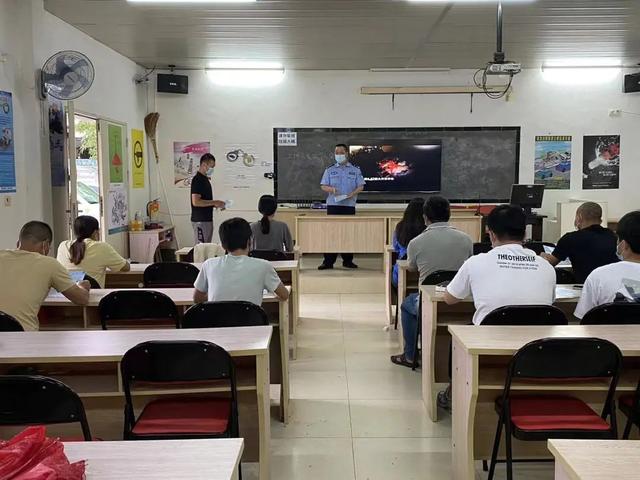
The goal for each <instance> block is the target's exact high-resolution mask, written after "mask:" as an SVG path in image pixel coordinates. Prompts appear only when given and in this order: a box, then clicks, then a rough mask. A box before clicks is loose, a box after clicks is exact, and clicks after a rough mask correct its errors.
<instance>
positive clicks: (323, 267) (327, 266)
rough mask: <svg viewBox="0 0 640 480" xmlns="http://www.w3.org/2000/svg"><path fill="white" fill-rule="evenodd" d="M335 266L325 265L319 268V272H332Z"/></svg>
mask: <svg viewBox="0 0 640 480" xmlns="http://www.w3.org/2000/svg"><path fill="white" fill-rule="evenodd" d="M332 269H333V265H325V264H324V263H323V264H322V265H320V266H319V267H318V270H332Z"/></svg>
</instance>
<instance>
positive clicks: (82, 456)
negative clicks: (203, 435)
mask: <svg viewBox="0 0 640 480" xmlns="http://www.w3.org/2000/svg"><path fill="white" fill-rule="evenodd" d="M243 443H244V442H243V441H242V439H241V438H231V439H215V440H148V441H144V440H142V441H135V442H72V443H65V444H64V451H65V454H66V455H67V457H68V458H69V461H71V462H77V461H80V460H86V462H87V463H86V474H87V478H88V479H91V480H122V479H123V478H136V479H153V480H175V479H178V478H179V479H181V480H236V479H237V478H238V471H239V469H238V465H239V463H240V456H241V455H242V450H243Z"/></svg>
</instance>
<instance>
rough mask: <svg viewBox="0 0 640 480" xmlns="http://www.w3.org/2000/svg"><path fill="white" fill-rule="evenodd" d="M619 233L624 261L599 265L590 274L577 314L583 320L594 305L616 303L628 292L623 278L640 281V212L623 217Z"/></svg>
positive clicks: (618, 250) (619, 246) (619, 249)
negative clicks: (619, 296) (620, 296)
mask: <svg viewBox="0 0 640 480" xmlns="http://www.w3.org/2000/svg"><path fill="white" fill-rule="evenodd" d="M616 233H617V234H618V247H617V250H616V253H617V254H618V257H619V258H620V259H621V260H622V261H621V262H618V263H612V264H610V265H605V266H604V267H600V268H596V269H595V270H594V271H593V272H591V274H590V275H589V276H588V277H587V280H586V281H585V282H584V288H583V289H582V295H581V296H580V301H579V302H578V306H577V307H576V311H575V313H574V315H575V316H576V317H578V318H580V319H582V317H584V316H585V314H586V313H587V312H588V311H589V310H591V309H592V308H595V307H597V306H598V305H604V304H605V303H610V302H613V301H614V300H615V299H616V295H617V294H618V293H620V294H622V295H625V293H626V292H625V291H624V288H623V285H622V282H623V280H625V279H630V280H635V281H640V211H636V212H631V213H627V214H626V215H625V216H624V217H622V218H621V219H620V222H618V228H617V231H616ZM625 296H626V295H625Z"/></svg>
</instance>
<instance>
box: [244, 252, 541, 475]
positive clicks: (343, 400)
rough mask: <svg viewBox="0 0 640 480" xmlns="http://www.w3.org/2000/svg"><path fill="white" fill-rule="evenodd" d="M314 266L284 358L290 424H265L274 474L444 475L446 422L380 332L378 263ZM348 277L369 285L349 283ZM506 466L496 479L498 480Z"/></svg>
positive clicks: (394, 342) (391, 336)
mask: <svg viewBox="0 0 640 480" xmlns="http://www.w3.org/2000/svg"><path fill="white" fill-rule="evenodd" d="M357 261H358V260H357ZM313 263H314V262H313V260H311V261H308V260H307V261H306V265H307V269H305V270H304V273H303V276H302V283H303V291H304V292H305V293H304V294H303V295H302V296H301V317H302V318H301V319H300V324H299V325H300V326H299V340H298V359H297V360H296V361H292V362H291V364H290V375H291V396H292V411H293V414H292V418H291V421H290V423H289V424H288V425H287V426H284V425H283V424H282V423H280V422H278V421H277V420H275V419H274V420H273V421H272V449H271V450H272V457H271V478H272V479H273V480H320V479H322V480H396V479H397V480H412V479H416V480H418V479H420V480H425V479H429V480H445V479H449V478H451V474H450V467H451V422H450V418H449V417H448V416H447V415H446V414H444V415H443V417H444V418H443V419H442V420H441V421H439V422H438V423H432V422H431V421H429V420H428V419H427V417H426V414H425V412H424V408H423V405H422V401H421V399H420V398H421V393H420V372H419V371H416V372H412V371H411V370H410V369H408V368H403V367H398V366H395V365H392V364H391V363H390V361H389V355H391V354H393V353H396V352H397V351H398V349H399V346H398V339H397V332H395V331H387V332H385V331H383V327H384V325H385V316H384V294H383V283H382V280H381V279H382V272H381V270H380V263H381V262H380V261H379V260H378V259H375V258H374V259H371V258H369V259H360V261H359V262H358V263H360V265H361V266H363V267H364V268H362V269H360V270H359V271H357V272H351V271H344V270H341V269H338V268H337V269H336V270H333V271H330V272H316V271H314V270H311V269H312V268H313V267H314V265H313ZM315 263H316V264H317V259H316V262H315ZM337 265H340V261H338V264H337ZM320 273H322V274H327V275H326V277H324V278H322V276H321V275H320ZM319 278H320V281H317V279H319ZM355 278H358V279H359V280H360V279H363V281H364V282H365V283H367V284H368V285H369V287H370V291H369V292H366V293H363V292H362V291H360V290H359V289H358V288H355V287H353V284H354V283H358V282H354V279H355ZM327 285H330V286H331V290H329V292H326V291H325V288H326V287H327ZM354 291H355V292H356V293H353V292H354ZM313 292H323V293H313ZM331 292H336V293H331ZM338 292H340V293H338ZM503 470H504V468H503V467H499V468H498V471H499V472H498V475H497V478H499V479H502V478H504V474H503ZM243 473H245V475H244V478H245V480H248V479H253V478H254V477H253V475H252V474H253V472H252V469H250V468H249V469H245V471H244V472H243ZM477 478H479V479H484V478H486V475H485V474H482V473H481V472H478V475H477ZM516 478H525V479H527V480H534V479H535V480H538V479H540V480H543V479H549V480H551V479H552V478H553V469H552V467H551V466H550V465H535V466H524V468H522V466H518V467H516Z"/></svg>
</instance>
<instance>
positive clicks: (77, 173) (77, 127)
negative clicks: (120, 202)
mask: <svg viewBox="0 0 640 480" xmlns="http://www.w3.org/2000/svg"><path fill="white" fill-rule="evenodd" d="M73 131H74V135H75V162H72V165H70V167H71V168H70V169H69V170H70V173H71V175H70V177H71V181H70V187H71V188H70V189H69V190H70V191H69V194H70V197H71V205H72V206H73V209H74V214H75V216H74V218H75V217H77V216H79V215H88V216H90V217H94V218H95V219H96V220H98V222H100V224H102V212H103V205H102V199H103V195H102V191H101V190H102V188H101V185H102V182H101V177H100V174H101V172H100V170H101V169H100V148H99V137H98V133H99V132H98V120H97V119H95V118H91V117H87V116H84V115H78V114H75V115H74V129H73ZM73 158H74V157H72V159H73ZM103 231H104V230H103V229H101V236H102V237H103V238H102V240H104V233H103Z"/></svg>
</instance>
